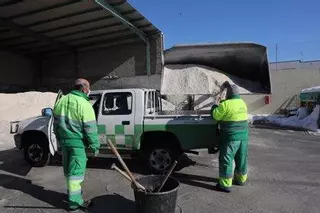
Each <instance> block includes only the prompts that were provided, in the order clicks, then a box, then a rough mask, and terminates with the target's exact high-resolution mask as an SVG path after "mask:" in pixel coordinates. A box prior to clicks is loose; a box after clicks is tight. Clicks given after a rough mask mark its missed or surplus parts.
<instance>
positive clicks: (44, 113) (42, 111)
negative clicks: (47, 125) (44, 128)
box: [41, 107, 53, 117]
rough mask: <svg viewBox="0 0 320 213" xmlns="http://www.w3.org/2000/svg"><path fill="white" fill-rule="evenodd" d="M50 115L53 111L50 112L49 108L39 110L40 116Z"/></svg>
mask: <svg viewBox="0 0 320 213" xmlns="http://www.w3.org/2000/svg"><path fill="white" fill-rule="evenodd" d="M52 114H53V110H52V108H50V107H47V108H43V109H42V110H41V115H42V116H49V117H50V116H52Z"/></svg>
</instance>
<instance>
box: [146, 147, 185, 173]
mask: <svg viewBox="0 0 320 213" xmlns="http://www.w3.org/2000/svg"><path fill="white" fill-rule="evenodd" d="M180 155H181V153H180V152H179V151H178V150H177V151H175V150H174V149H173V148H170V147H152V148H151V147H150V148H148V149H146V150H145V154H144V160H145V162H146V164H147V166H148V168H149V170H150V172H151V173H153V174H163V173H164V172H165V171H167V170H168V169H169V168H170V166H171V165H172V163H173V162H174V161H175V160H177V159H178V158H179V156H180Z"/></svg>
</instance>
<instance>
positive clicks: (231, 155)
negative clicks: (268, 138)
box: [212, 84, 249, 192]
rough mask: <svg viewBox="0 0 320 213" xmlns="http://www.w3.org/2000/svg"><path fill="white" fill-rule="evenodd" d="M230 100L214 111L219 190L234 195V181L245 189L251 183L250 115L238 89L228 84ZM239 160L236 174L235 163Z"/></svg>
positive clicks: (216, 107)
mask: <svg viewBox="0 0 320 213" xmlns="http://www.w3.org/2000/svg"><path fill="white" fill-rule="evenodd" d="M226 89H227V93H226V99H225V100H224V101H221V102H220V103H219V105H215V106H214V107H213V108H212V117H213V119H214V120H215V123H219V125H220V131H221V141H220V145H219V149H220V154H219V182H218V184H217V186H216V188H217V190H219V191H223V192H230V191H231V187H232V184H233V181H234V184H236V185H244V184H245V182H246V181H247V153H248V139H249V133H248V131H249V130H248V128H249V127H248V125H249V124H248V113H247V105H246V103H245V102H244V101H243V100H242V99H241V98H240V96H239V91H238V88H237V86H236V85H230V84H227V88H226ZM234 160H235V164H236V165H235V171H233V161H234Z"/></svg>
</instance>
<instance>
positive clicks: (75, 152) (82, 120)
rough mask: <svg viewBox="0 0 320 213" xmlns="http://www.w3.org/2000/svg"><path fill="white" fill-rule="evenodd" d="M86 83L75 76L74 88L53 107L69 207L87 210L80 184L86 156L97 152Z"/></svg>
mask: <svg viewBox="0 0 320 213" xmlns="http://www.w3.org/2000/svg"><path fill="white" fill-rule="evenodd" d="M89 93H90V84H89V82H88V81H87V80H85V79H77V80H76V81H75V83H74V89H73V90H72V91H71V92H70V93H69V94H67V95H65V96H63V97H61V98H60V99H59V100H58V101H57V103H56V104H55V106H54V110H53V114H54V133H55V135H56V137H57V139H58V141H59V143H60V146H61V148H62V157H63V172H64V176H65V178H66V181H67V191H68V204H69V210H70V211H71V212H72V211H76V210H79V209H81V210H87V209H88V207H89V205H90V204H91V202H90V201H84V200H83V198H82V189H81V183H82V182H83V180H84V176H85V170H86V164H87V155H86V149H88V150H91V151H92V152H93V153H94V156H97V155H98V153H99V148H100V143H99V140H98V133H97V123H96V117H95V113H94V110H93V108H92V106H91V104H90V102H89V98H88V95H89Z"/></svg>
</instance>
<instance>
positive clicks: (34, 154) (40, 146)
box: [24, 140, 51, 167]
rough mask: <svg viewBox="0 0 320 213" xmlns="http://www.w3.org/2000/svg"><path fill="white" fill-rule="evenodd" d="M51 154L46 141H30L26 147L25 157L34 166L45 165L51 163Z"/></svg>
mask: <svg viewBox="0 0 320 213" xmlns="http://www.w3.org/2000/svg"><path fill="white" fill-rule="evenodd" d="M50 157H51V154H50V152H49V148H48V144H47V143H46V142H45V141H41V140H40V141H34V142H33V141H32V142H28V143H27V144H26V145H25V147H24V159H25V160H26V161H27V163H28V164H30V166H32V167H44V166H46V165H48V164H49V162H50Z"/></svg>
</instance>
